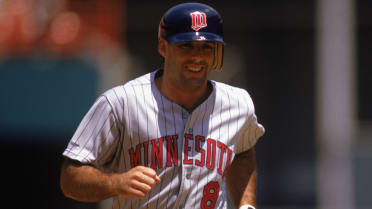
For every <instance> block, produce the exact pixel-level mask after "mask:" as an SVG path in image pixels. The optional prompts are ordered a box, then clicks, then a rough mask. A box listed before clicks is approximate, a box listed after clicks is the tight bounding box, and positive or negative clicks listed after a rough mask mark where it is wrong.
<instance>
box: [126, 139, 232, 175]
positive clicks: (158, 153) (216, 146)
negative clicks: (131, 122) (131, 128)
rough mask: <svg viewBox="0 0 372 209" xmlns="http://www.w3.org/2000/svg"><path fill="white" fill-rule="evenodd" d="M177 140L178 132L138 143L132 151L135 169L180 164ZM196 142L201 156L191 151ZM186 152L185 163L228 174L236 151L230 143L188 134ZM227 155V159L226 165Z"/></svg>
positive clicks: (185, 145)
mask: <svg viewBox="0 0 372 209" xmlns="http://www.w3.org/2000/svg"><path fill="white" fill-rule="evenodd" d="M177 140H178V135H171V136H163V137H160V138H157V139H151V140H148V141H144V142H143V143H141V144H137V145H136V147H135V148H134V147H131V148H130V149H129V150H128V152H129V156H130V164H131V167H132V168H134V167H136V166H138V165H143V166H148V167H151V168H153V169H160V168H163V166H166V167H171V166H179V163H180V162H179V157H180V154H179V153H178V142H177ZM192 143H194V146H193V147H194V149H195V150H194V151H195V152H197V153H199V154H200V155H198V156H200V157H196V158H195V159H193V158H192V157H190V156H189V152H191V151H192ZM202 143H203V144H204V143H207V149H204V148H203V147H202V146H201V145H202ZM164 145H165V146H164ZM163 147H166V150H165V152H167V154H166V156H167V160H166V163H165V165H163V151H164V150H163ZM142 153H143V154H142ZM183 155H184V156H183V160H182V163H183V164H189V165H196V166H200V167H206V168H208V169H209V170H211V171H213V170H214V169H217V171H218V173H219V174H220V175H221V176H223V177H224V176H225V175H226V172H227V171H228V169H229V167H230V164H231V157H232V150H231V149H230V148H229V147H228V146H227V145H226V144H224V143H222V142H220V141H217V140H215V139H211V138H208V139H206V138H205V137H204V136H199V135H197V136H194V135H192V134H185V135H184V150H183ZM142 156H143V160H142ZM216 156H219V159H216ZM149 157H150V160H149ZM224 158H225V159H226V161H225V164H224V165H223V162H224ZM149 161H150V162H149Z"/></svg>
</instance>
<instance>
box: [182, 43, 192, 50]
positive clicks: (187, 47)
mask: <svg viewBox="0 0 372 209" xmlns="http://www.w3.org/2000/svg"><path fill="white" fill-rule="evenodd" d="M179 47H180V48H181V49H192V48H193V46H192V44H190V43H182V44H180V45H179Z"/></svg>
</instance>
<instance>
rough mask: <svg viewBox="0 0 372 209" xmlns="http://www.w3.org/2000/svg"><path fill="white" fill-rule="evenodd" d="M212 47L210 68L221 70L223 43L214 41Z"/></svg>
mask: <svg viewBox="0 0 372 209" xmlns="http://www.w3.org/2000/svg"><path fill="white" fill-rule="evenodd" d="M215 44H216V47H215V48H214V60H213V65H212V68H214V69H215V70H221V68H222V64H223V54H224V44H223V43H218V42H216V43H215Z"/></svg>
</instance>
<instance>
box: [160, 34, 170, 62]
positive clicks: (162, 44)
mask: <svg viewBox="0 0 372 209" xmlns="http://www.w3.org/2000/svg"><path fill="white" fill-rule="evenodd" d="M167 47H168V42H167V40H165V39H163V38H159V41H158V52H159V54H160V55H161V56H162V57H164V58H165V57H166V56H167Z"/></svg>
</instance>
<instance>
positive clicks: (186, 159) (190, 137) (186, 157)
mask: <svg viewBox="0 0 372 209" xmlns="http://www.w3.org/2000/svg"><path fill="white" fill-rule="evenodd" d="M193 138H194V137H193V135H191V134H185V150H184V159H183V163H184V164H192V163H193V160H192V159H191V160H190V159H189V151H190V150H191V147H189V140H193Z"/></svg>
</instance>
